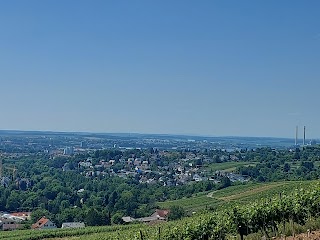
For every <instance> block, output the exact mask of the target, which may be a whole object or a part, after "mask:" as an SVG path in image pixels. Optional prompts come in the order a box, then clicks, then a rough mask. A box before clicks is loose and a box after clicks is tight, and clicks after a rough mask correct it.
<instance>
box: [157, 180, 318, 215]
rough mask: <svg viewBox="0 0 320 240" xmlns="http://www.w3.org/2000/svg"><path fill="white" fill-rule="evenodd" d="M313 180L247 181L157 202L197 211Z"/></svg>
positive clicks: (268, 193) (261, 196)
mask: <svg viewBox="0 0 320 240" xmlns="http://www.w3.org/2000/svg"><path fill="white" fill-rule="evenodd" d="M314 183H315V181H293V182H275V183H267V184H261V183H249V184H244V185H237V186H231V187H228V188H225V189H221V190H218V191H214V192H206V193H198V194H195V195H194V196H192V197H190V198H183V199H178V200H173V201H165V202H159V203H158V205H159V206H160V207H161V208H170V207H171V206H173V205H179V206H182V207H184V209H185V210H186V211H187V212H197V211H200V210H205V209H208V208H215V209H216V208H219V207H226V206H229V205H232V204H235V203H243V204H246V203H250V202H252V201H256V200H257V199H260V198H270V197H272V196H274V195H276V194H279V193H281V192H285V193H286V192H290V191H291V190H292V189H293V188H295V187H296V186H297V185H299V186H300V187H308V186H310V185H312V184H314Z"/></svg>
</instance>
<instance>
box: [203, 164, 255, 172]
mask: <svg viewBox="0 0 320 240" xmlns="http://www.w3.org/2000/svg"><path fill="white" fill-rule="evenodd" d="M256 164H257V163H256V162H223V163H211V164H209V165H208V166H206V167H205V168H206V170H207V171H208V172H215V171H224V172H232V171H234V170H236V168H237V167H240V166H246V167H248V166H255V165H256Z"/></svg>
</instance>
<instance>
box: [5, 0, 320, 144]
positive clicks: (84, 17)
mask: <svg viewBox="0 0 320 240" xmlns="http://www.w3.org/2000/svg"><path fill="white" fill-rule="evenodd" d="M319 92H320V1H318V0H309V1H303V0H299V1H295V0H281V1H279V0H273V1H272V0H270V1H262V0H252V1H248V0H243V1H238V0H230V1H214V0H208V1H205V0H201V1H188V0H161V1H160V0H158V1H157V0H155V1H149V0H146V1H143V0H137V1H133V0H128V1H122V0H114V1H104V0H103V1H98V0H92V1H91V0H87V1H81V0H69V1H65V0H60V1H57V0H54V1H53V0H48V1H42V0H38V1H33V0H28V1H25V0H21V1H15V0H10V1H1V2H0V103H1V115H0V116H1V117H0V129H19V130H53V131H92V132H138V133H174V134H200V135H212V136H230V135H232V136H273V137H294V131H295V126H296V125H299V126H300V129H301V130H302V127H303V125H306V126H307V130H308V132H307V133H308V135H307V136H308V137H310V138H319V137H320V124H319V120H320V110H319V109H320V108H319V107H320V104H319V103H320V97H319ZM301 135H302V131H301V133H300V136H301Z"/></svg>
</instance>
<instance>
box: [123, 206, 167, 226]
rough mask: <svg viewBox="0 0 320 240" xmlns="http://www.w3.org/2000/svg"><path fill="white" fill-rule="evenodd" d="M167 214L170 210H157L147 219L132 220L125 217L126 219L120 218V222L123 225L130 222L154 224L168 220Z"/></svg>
mask: <svg viewBox="0 0 320 240" xmlns="http://www.w3.org/2000/svg"><path fill="white" fill-rule="evenodd" d="M169 213H170V210H168V209H157V210H156V211H155V212H154V213H153V214H152V215H151V216H149V217H143V218H133V217H130V216H127V217H122V221H123V222H124V223H132V222H143V223H154V222H159V221H166V220H167V219H168V215H169Z"/></svg>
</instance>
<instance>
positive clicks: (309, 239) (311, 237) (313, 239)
mask: <svg viewBox="0 0 320 240" xmlns="http://www.w3.org/2000/svg"><path fill="white" fill-rule="evenodd" d="M319 239H320V231H319V230H318V231H312V232H310V233H309V234H308V233H300V234H298V235H296V236H295V237H292V236H291V237H285V238H284V237H281V238H277V240H319Z"/></svg>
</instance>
